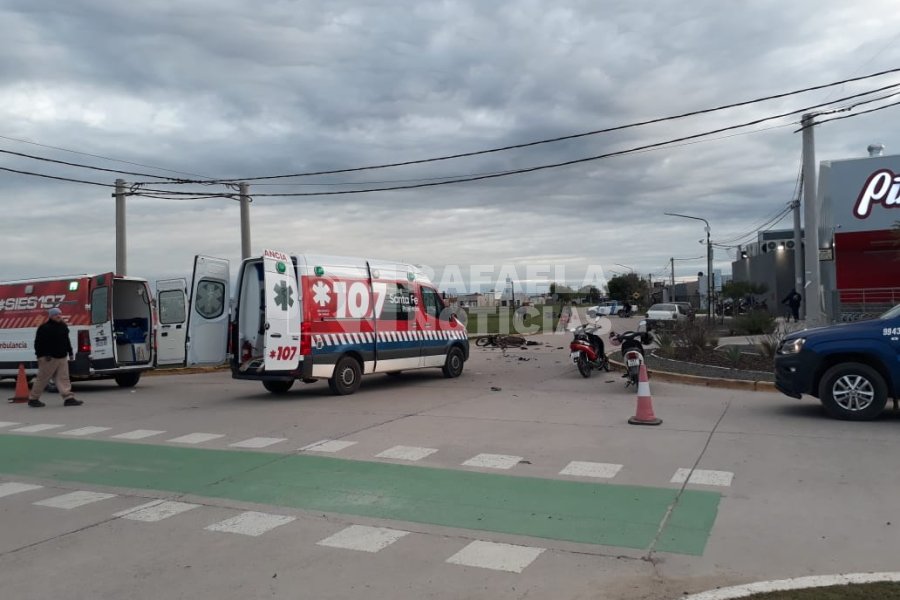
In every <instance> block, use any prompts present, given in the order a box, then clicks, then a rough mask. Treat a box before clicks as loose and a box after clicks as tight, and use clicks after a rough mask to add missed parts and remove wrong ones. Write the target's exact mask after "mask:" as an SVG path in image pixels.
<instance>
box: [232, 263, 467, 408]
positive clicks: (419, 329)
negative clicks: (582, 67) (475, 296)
mask: <svg viewBox="0 0 900 600" xmlns="http://www.w3.org/2000/svg"><path fill="white" fill-rule="evenodd" d="M230 335H231V339H230V344H231V348H232V357H231V370H232V376H233V377H234V378H236V379H253V380H258V381H261V382H262V384H263V386H264V387H265V388H266V389H267V390H269V391H270V392H272V393H285V392H287V391H288V390H289V389H290V388H291V386H292V385H293V383H294V381H296V380H298V379H299V380H302V381H304V382H307V383H308V382H312V381H316V380H318V379H327V380H328V383H329V387H330V388H331V391H332V392H333V393H334V394H337V395H344V394H352V393H353V392H355V391H356V390H357V388H358V387H359V384H360V379H361V376H362V375H366V374H369V373H387V374H396V373H399V372H400V371H405V370H410V369H419V368H426V367H438V368H441V369H442V371H443V374H444V376H445V377H458V376H459V375H460V374H461V373H462V370H463V365H464V363H465V361H466V360H467V359H468V357H469V342H468V335H467V333H466V328H465V325H464V324H463V323H462V322H461V321H459V320H458V319H457V318H456V315H455V314H453V312H452V311H451V310H450V309H449V308H448V307H446V306H445V305H444V302H443V299H442V297H441V294H439V293H438V291H437V290H436V289H435V287H434V286H433V285H432V284H431V282H430V281H429V280H428V278H427V276H426V275H425V274H424V273H423V272H422V270H421V269H419V268H418V267H416V266H414V265H411V264H406V263H396V262H390V261H384V260H372V259H365V258H348V257H338V256H316V255H309V254H307V255H302V254H297V255H288V254H287V253H285V252H281V251H277V250H266V251H265V252H264V254H263V256H261V257H258V258H251V259H246V260H244V261H243V264H242V265H241V268H240V272H239V274H238V282H237V288H236V295H235V306H234V312H233V316H232V323H231V334H230Z"/></svg>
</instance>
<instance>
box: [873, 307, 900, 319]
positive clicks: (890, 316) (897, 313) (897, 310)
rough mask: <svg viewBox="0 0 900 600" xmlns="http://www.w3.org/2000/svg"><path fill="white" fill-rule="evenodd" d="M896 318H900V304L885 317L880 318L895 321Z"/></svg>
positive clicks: (885, 314) (884, 315)
mask: <svg viewBox="0 0 900 600" xmlns="http://www.w3.org/2000/svg"><path fill="white" fill-rule="evenodd" d="M894 317H900V304H898V305H897V306H895V307H894V308H892V309H891V310H889V311H887V312H886V313H884V314H883V315H881V316H880V317H878V318H879V319H893V318H894Z"/></svg>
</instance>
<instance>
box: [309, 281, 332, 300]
mask: <svg viewBox="0 0 900 600" xmlns="http://www.w3.org/2000/svg"><path fill="white" fill-rule="evenodd" d="M312 291H313V301H314V302H315V303H316V304H318V305H319V306H328V303H329V302H331V296H330V295H329V292H330V291H331V290H330V289H329V288H328V285H327V284H325V283H323V282H321V281H317V282H316V284H315V285H314V286H313V287H312Z"/></svg>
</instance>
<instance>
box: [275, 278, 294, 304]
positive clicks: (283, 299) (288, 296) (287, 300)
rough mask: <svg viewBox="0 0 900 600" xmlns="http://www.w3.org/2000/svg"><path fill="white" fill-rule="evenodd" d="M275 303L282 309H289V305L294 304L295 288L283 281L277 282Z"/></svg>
mask: <svg viewBox="0 0 900 600" xmlns="http://www.w3.org/2000/svg"><path fill="white" fill-rule="evenodd" d="M274 291H275V304H277V305H278V306H280V307H281V310H285V311H286V310H287V309H288V307H289V306H293V305H294V298H293V295H294V288H291V287H288V285H287V284H286V283H285V282H284V281H282V282H280V283H276V284H275V289H274Z"/></svg>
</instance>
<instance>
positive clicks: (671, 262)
mask: <svg viewBox="0 0 900 600" xmlns="http://www.w3.org/2000/svg"><path fill="white" fill-rule="evenodd" d="M669 265H670V266H671V267H672V297H671V298H669V302H675V257H674V256H673V257H672V258H670V259H669Z"/></svg>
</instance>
